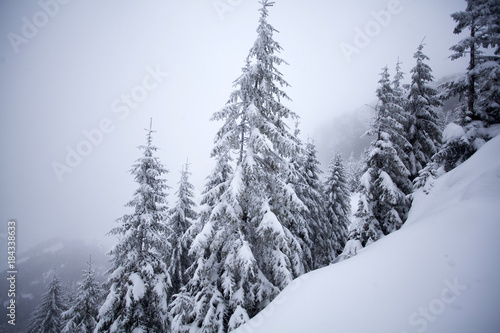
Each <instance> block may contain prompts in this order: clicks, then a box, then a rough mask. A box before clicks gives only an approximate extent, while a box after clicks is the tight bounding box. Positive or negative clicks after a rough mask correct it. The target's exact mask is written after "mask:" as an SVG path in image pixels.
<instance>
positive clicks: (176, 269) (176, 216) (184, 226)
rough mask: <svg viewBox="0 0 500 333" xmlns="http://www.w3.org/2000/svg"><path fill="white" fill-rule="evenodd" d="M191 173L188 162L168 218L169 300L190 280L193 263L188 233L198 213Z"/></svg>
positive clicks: (183, 169)
mask: <svg viewBox="0 0 500 333" xmlns="http://www.w3.org/2000/svg"><path fill="white" fill-rule="evenodd" d="M190 175H191V173H190V172H189V164H188V163H186V164H185V165H184V166H183V167H182V171H181V179H180V181H179V183H178V184H179V188H178V190H177V192H176V193H175V194H176V195H177V202H176V204H175V206H174V208H172V210H171V211H170V216H169V218H168V224H167V228H168V233H167V244H169V251H168V257H167V260H166V261H167V271H168V274H169V275H170V278H171V287H170V288H169V293H168V296H169V300H170V299H171V296H172V295H174V294H177V293H178V292H179V291H180V289H181V287H182V286H184V285H185V284H186V283H187V282H188V280H189V277H188V272H187V271H188V268H189V267H190V266H191V264H192V259H191V258H190V257H189V255H188V251H189V247H190V246H191V239H190V237H189V236H188V235H187V234H186V233H187V231H188V230H189V228H191V226H192V225H193V223H194V221H195V220H196V219H197V215H198V214H197V212H196V211H195V208H196V204H195V202H194V186H193V185H192V184H191V183H190V182H189V176H190Z"/></svg>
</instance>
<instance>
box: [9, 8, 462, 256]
mask: <svg viewBox="0 0 500 333" xmlns="http://www.w3.org/2000/svg"><path fill="white" fill-rule="evenodd" d="M60 1H61V2H63V1H62V0H60ZM65 1H66V2H67V4H59V3H58V2H56V0H41V1H40V2H37V1H23V2H20V1H16V0H4V1H2V2H1V3H0V36H1V39H0V110H1V113H0V154H1V155H0V156H1V173H0V185H1V189H0V220H1V221H4V222H5V224H4V226H5V227H2V230H0V233H3V234H5V232H6V221H7V220H8V219H9V218H16V219H17V220H18V225H19V227H18V246H19V249H20V250H23V249H26V248H27V247H29V246H31V245H33V244H34V243H35V242H37V241H40V240H43V239H46V238H49V237H52V236H59V235H64V236H68V237H85V238H87V239H99V240H103V239H104V240H106V239H107V240H108V241H109V240H110V239H109V237H105V236H104V234H105V233H106V232H108V231H109V230H110V229H111V228H112V227H113V226H114V225H115V224H114V223H113V221H114V220H115V219H116V218H118V217H120V216H121V215H123V214H124V213H126V212H130V210H128V209H127V208H124V207H123V205H124V204H125V203H126V202H127V201H128V200H130V199H131V198H132V194H133V191H134V190H135V188H136V184H135V183H134V181H133V178H132V176H131V175H130V174H129V173H128V170H129V169H130V166H131V165H132V163H133V162H134V161H135V160H136V159H137V158H138V157H139V154H140V152H139V151H138V150H137V149H136V148H135V147H136V146H138V145H140V144H143V143H144V142H145V136H144V135H145V131H144V130H143V129H144V128H145V127H148V126H149V119H150V118H151V117H153V127H154V129H155V130H157V131H158V132H157V134H156V135H155V137H154V143H155V144H156V145H157V146H158V147H160V148H161V150H160V152H159V156H160V158H161V160H162V162H163V164H164V165H165V166H166V167H167V168H168V169H169V170H170V171H171V172H170V174H169V175H168V176H167V179H168V182H169V185H170V186H171V187H172V188H173V190H172V193H171V195H170V204H171V205H173V203H174V201H175V200H174V196H173V192H174V190H175V189H176V187H177V181H178V179H179V172H178V170H180V169H181V166H182V164H183V163H184V162H185V161H186V159H187V158H189V161H190V163H191V170H192V172H193V175H192V178H191V181H192V182H193V184H194V185H195V186H196V188H197V191H198V192H201V190H202V189H203V186H204V184H205V177H206V176H207V175H208V174H209V172H210V171H211V168H212V161H211V160H210V158H209V153H210V149H211V148H212V142H213V138H214V136H215V133H216V131H217V129H218V127H219V126H220V123H214V122H210V121H209V119H210V117H211V115H212V114H213V113H214V112H215V111H217V110H219V109H220V108H222V107H223V106H224V104H225V102H226V101H227V98H228V97H229V94H230V92H231V91H232V82H233V81H234V80H235V79H236V78H237V77H238V76H239V75H240V72H241V68H242V67H243V65H244V60H245V58H246V56H247V54H248V50H249V49H250V47H251V46H252V44H253V42H254V40H255V38H256V32H255V29H256V28H257V24H258V18H259V13H258V11H257V9H258V8H259V6H260V5H259V4H258V2H257V1H256V0H220V1H214V0H186V1H172V0H163V1H161V0H147V1H118V0H113V1H82V0H71V1H68V0H65ZM41 4H50V5H46V6H45V7H46V8H48V9H47V10H48V11H50V10H52V12H51V14H52V16H49V15H47V14H44V13H43V8H42V7H43V6H42V5H41ZM54 4H58V5H57V8H56V7H55V6H54ZM221 4H225V5H226V9H231V10H228V11H225V12H221V11H220V9H219V12H218V11H217V9H216V7H215V6H216V5H221ZM389 4H391V6H393V8H395V9H397V10H396V12H397V13H396V14H393V15H391V17H390V18H388V17H383V19H384V20H385V21H384V22H382V23H383V24H380V23H376V21H375V18H374V16H373V12H380V11H382V10H384V8H387V6H388V5H389ZM464 8H465V2H464V1H460V0H439V1H435V0H399V1H398V0H391V1H387V0H363V1H361V0H359V1H331V0H309V1H304V0H300V1H299V0H286V1H285V0H277V3H276V5H275V6H274V7H273V8H271V9H270V16H269V22H270V23H271V24H272V25H273V26H274V27H275V28H276V29H277V30H279V32H280V33H279V34H276V35H275V39H276V40H277V41H278V42H279V43H280V44H281V45H282V47H283V48H284V51H283V52H282V53H281V56H282V58H284V59H285V60H286V61H287V62H288V63H289V64H290V66H283V67H282V68H281V71H282V72H283V74H284V76H285V79H286V80H287V81H288V82H289V83H290V84H291V85H292V87H291V88H288V89H286V91H287V93H288V94H289V96H290V97H291V98H292V99H293V102H291V103H289V106H290V107H291V108H292V109H293V110H294V111H295V112H296V113H298V114H299V115H300V117H301V126H300V128H301V130H302V135H303V137H304V138H306V137H307V136H310V137H318V135H319V134H320V132H321V131H323V132H324V131H325V130H326V131H327V130H328V129H327V128H325V124H328V123H331V122H334V121H335V118H336V117H340V116H341V115H342V114H343V113H345V112H351V111H352V110H354V109H356V108H358V107H360V106H362V105H364V104H366V103H370V102H372V101H373V100H374V98H375V97H374V96H375V95H374V91H375V89H376V86H377V81H378V78H379V77H378V75H379V73H380V69H381V68H382V67H383V66H385V65H386V64H387V65H388V66H389V67H390V68H391V69H393V68H394V66H395V63H396V60H397V58H398V57H400V59H401V61H403V70H404V71H405V72H406V73H407V74H406V78H407V79H409V77H410V75H409V70H410V69H411V68H412V67H413V65H414V61H413V58H412V56H413V53H414V52H415V49H416V47H417V46H418V44H419V43H420V41H421V40H422V39H423V37H424V36H426V39H425V41H426V44H427V46H426V48H425V49H424V52H425V53H426V54H427V55H428V56H429V57H430V58H431V61H430V62H429V64H430V66H431V67H432V69H433V71H434V75H435V77H436V78H440V77H442V76H444V75H448V74H453V73H456V72H460V71H462V70H463V69H464V68H465V67H466V64H465V61H456V62H452V61H450V60H449V59H448V56H449V55H450V52H449V50H448V49H449V47H450V46H451V45H453V44H454V43H455V42H456V41H457V40H458V39H459V37H458V36H455V35H453V33H452V31H453V28H454V26H455V24H454V22H453V20H452V19H451V18H450V14H451V13H453V12H455V11H458V10H463V9H464ZM26 22H29V23H31V24H33V23H36V24H38V25H39V27H36V26H35V28H36V31H33V30H30V29H29V27H28V26H27V23H26ZM377 27H378V30H377ZM357 28H359V29H361V30H363V29H365V28H372V30H371V31H372V32H373V33H372V37H370V42H369V45H368V46H366V47H363V48H360V50H359V53H358V54H353V55H352V59H351V61H350V62H348V61H347V59H346V58H345V56H344V55H343V53H342V51H341V48H340V44H341V43H347V44H351V45H353V46H354V45H355V43H354V39H355V34H356V29H357ZM13 34H16V35H17V37H13V36H14V35H13ZM24 37H26V38H25V39H24V40H23V42H19V40H20V38H24ZM13 38H14V39H15V38H18V39H17V41H18V43H17V44H16V42H12V40H13ZM16 48H17V50H16ZM16 51H17V52H16ZM156 68H157V69H159V71H160V72H163V73H168V76H160V77H159V78H158V80H159V81H161V82H160V83H155V81H154V80H152V79H151V78H148V77H147V76H148V71H151V70H155V69H156ZM144 80H146V81H145V83H143V82H144ZM143 84H145V85H146V86H147V88H149V89H150V91H147V90H144V88H141V86H143ZM144 91H146V92H147V93H146V95H144V96H142V95H141V93H142V92H144ZM131 93H135V94H136V95H135V96H136V98H138V99H143V100H141V101H140V102H139V103H137V106H136V107H135V108H134V109H130V113H129V114H128V116H126V117H122V118H121V117H120V116H123V113H122V111H123V110H124V109H125V108H126V104H125V103H126V102H124V101H122V96H123V95H127V94H128V95H130V94H131ZM120 110H122V111H120ZM114 111H119V112H118V113H116V112H114ZM102 121H104V122H106V121H107V122H108V123H109V124H110V126H111V127H112V131H111V132H110V133H107V134H104V135H103V139H102V142H100V143H99V144H97V145H93V146H92V147H91V148H92V151H91V152H90V153H89V154H88V156H85V157H83V158H82V161H81V162H80V163H79V164H78V165H77V166H76V167H75V168H73V170H72V172H71V173H65V174H64V175H62V182H60V181H59V180H58V177H57V176H56V174H55V172H54V171H53V168H52V163H53V162H54V161H57V162H59V163H61V164H66V162H65V158H66V155H67V150H66V149H67V146H69V147H71V148H72V149H77V146H78V145H82V142H83V141H84V140H85V136H84V134H83V133H82V131H84V130H87V131H90V130H92V129H95V128H98V127H99V124H100V123H101V122H102ZM322 137H324V135H323V136H322ZM318 146H321V142H320V143H319V145H318ZM320 154H322V155H323V156H327V155H328V154H330V152H325V151H320ZM323 167H326V166H325V165H324V166H323Z"/></svg>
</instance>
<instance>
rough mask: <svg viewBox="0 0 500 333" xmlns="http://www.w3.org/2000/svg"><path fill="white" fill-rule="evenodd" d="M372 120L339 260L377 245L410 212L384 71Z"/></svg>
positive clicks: (405, 172) (399, 127)
mask: <svg viewBox="0 0 500 333" xmlns="http://www.w3.org/2000/svg"><path fill="white" fill-rule="evenodd" d="M377 97H378V99H379V101H378V103H377V106H376V107H375V111H376V116H375V119H374V122H373V124H372V126H371V128H370V130H369V131H368V133H367V134H368V135H374V136H376V139H375V140H374V141H373V142H372V143H371V145H370V150H369V151H368V155H367V157H366V166H365V172H364V174H363V176H362V177H361V185H360V200H359V203H358V209H357V211H356V213H355V220H354V221H353V223H352V225H351V226H350V228H349V235H348V239H349V240H348V242H347V244H346V247H345V249H344V251H343V254H342V256H343V257H350V256H352V255H355V254H356V253H357V251H358V250H359V249H360V248H362V247H365V246H367V245H369V244H370V243H372V242H375V241H377V240H378V239H380V238H381V237H382V236H384V235H388V234H389V233H391V232H393V231H395V230H397V229H399V228H400V227H401V226H402V225H403V223H404V222H405V221H406V218H407V214H408V211H409V208H410V201H409V199H408V197H407V195H408V194H410V192H411V187H412V184H411V182H410V180H409V178H408V177H409V175H410V173H409V171H408V169H407V168H406V166H405V164H404V163H403V161H402V160H401V158H400V157H399V154H398V150H400V149H399V148H397V147H396V144H395V142H400V141H404V140H403V139H401V138H398V137H399V136H401V135H402V128H403V126H402V124H401V123H400V122H399V121H398V118H399V117H400V116H399V115H397V114H395V113H394V111H395V110H398V109H399V108H397V107H395V106H394V101H393V100H394V98H393V93H392V88H391V85H390V81H389V74H388V69H387V67H385V68H383V71H382V74H381V79H380V81H379V87H378V88H377Z"/></svg>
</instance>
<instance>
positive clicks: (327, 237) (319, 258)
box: [294, 141, 337, 272]
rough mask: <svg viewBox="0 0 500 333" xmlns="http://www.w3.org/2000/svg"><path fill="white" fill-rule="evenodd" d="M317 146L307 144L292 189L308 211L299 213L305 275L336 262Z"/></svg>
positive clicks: (310, 143) (334, 244)
mask: <svg viewBox="0 0 500 333" xmlns="http://www.w3.org/2000/svg"><path fill="white" fill-rule="evenodd" d="M316 154H317V151H316V146H315V145H314V143H313V142H311V141H309V142H308V143H307V144H306V145H305V151H304V155H303V156H299V163H298V166H297V170H298V171H299V175H300V178H299V181H298V182H297V184H296V185H295V186H294V189H295V192H296V193H297V197H298V198H299V199H300V200H301V201H302V202H303V203H304V205H305V206H306V208H307V209H305V210H302V211H301V213H302V217H303V220H304V222H305V225H306V230H305V232H303V234H302V235H300V234H299V236H300V237H301V238H302V239H303V251H304V265H305V267H304V269H305V271H306V272H308V271H311V270H313V269H317V268H321V267H324V266H326V265H329V264H330V263H331V262H332V261H333V259H335V246H336V245H337V244H336V242H335V238H334V237H333V229H332V226H331V224H330V221H329V219H328V216H327V211H326V206H325V202H326V197H325V196H324V194H323V193H324V189H323V184H322V183H321V180H320V176H321V173H322V171H321V170H320V168H319V161H318V159H317V158H316Z"/></svg>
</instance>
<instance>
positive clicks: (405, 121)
mask: <svg viewBox="0 0 500 333" xmlns="http://www.w3.org/2000/svg"><path fill="white" fill-rule="evenodd" d="M401 64H402V63H401V62H400V61H399V58H398V62H397V63H396V74H395V75H394V78H393V81H392V82H391V84H392V85H391V88H392V102H393V103H392V105H390V106H389V107H390V108H391V109H392V110H391V113H392V114H393V116H394V117H395V118H396V120H397V121H398V123H400V124H401V125H402V127H401V126H398V128H397V129H398V132H397V134H398V135H396V136H394V135H393V137H392V140H393V141H394V144H395V148H396V149H397V152H398V156H399V158H400V159H401V161H403V163H404V165H405V166H406V168H407V169H408V170H411V165H412V163H411V162H410V156H409V155H410V153H409V152H411V151H412V147H411V144H410V142H409V141H408V138H407V136H408V135H407V133H406V132H405V131H404V130H405V129H407V128H409V127H410V126H409V124H410V113H409V111H408V110H409V109H410V105H409V101H408V94H409V91H408V90H407V89H405V88H404V87H403V85H402V84H401V81H402V80H403V79H404V74H403V72H402V71H401Z"/></svg>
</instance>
